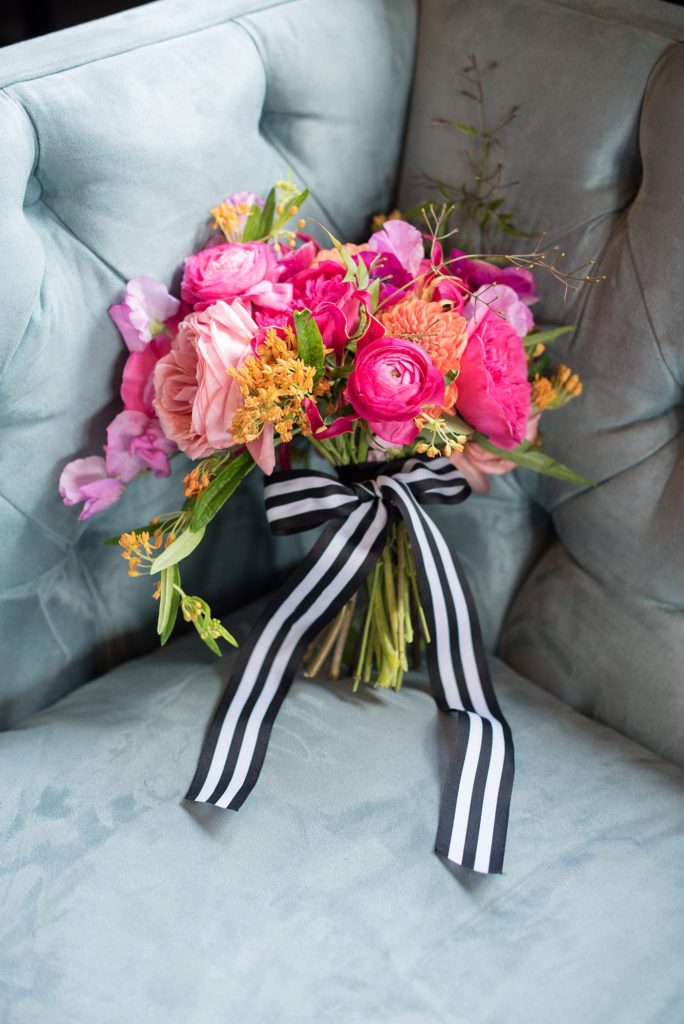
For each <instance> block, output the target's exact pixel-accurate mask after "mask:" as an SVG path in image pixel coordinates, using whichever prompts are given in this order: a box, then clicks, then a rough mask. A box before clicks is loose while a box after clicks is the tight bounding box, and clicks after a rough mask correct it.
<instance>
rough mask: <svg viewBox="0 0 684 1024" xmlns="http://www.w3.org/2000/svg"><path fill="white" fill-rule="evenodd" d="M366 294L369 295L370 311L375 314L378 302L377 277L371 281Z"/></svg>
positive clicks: (378, 285)
mask: <svg viewBox="0 0 684 1024" xmlns="http://www.w3.org/2000/svg"><path fill="white" fill-rule="evenodd" d="M368 294H369V295H370V299H371V309H372V310H373V312H375V311H376V309H377V308H378V303H379V302H380V278H379V277H376V278H375V280H373V281H371V283H370V285H369V286H368Z"/></svg>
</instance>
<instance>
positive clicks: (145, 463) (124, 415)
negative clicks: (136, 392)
mask: <svg viewBox="0 0 684 1024" xmlns="http://www.w3.org/2000/svg"><path fill="white" fill-rule="evenodd" d="M175 450H176V445H175V444H174V443H173V441H170V440H169V439H168V438H167V437H165V436H164V433H163V431H162V428H161V426H160V425H159V421H158V420H157V419H156V418H155V417H152V416H148V415H146V413H144V412H138V411H134V410H130V409H125V410H124V411H123V412H120V413H119V415H118V416H115V417H114V419H113V420H112V422H111V423H110V424H109V426H108V427H107V444H106V445H105V463H106V466H107V472H108V473H109V475H110V476H112V477H117V478H118V479H119V480H121V481H122V482H123V483H125V484H127V483H129V481H131V480H132V479H133V477H134V476H137V475H138V473H144V472H145V470H148V469H152V470H154V475H155V476H158V477H161V476H168V475H169V474H170V472H171V466H170V465H169V458H168V457H169V455H171V454H173V452H175Z"/></svg>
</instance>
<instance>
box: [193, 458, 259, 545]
mask: <svg viewBox="0 0 684 1024" xmlns="http://www.w3.org/2000/svg"><path fill="white" fill-rule="evenodd" d="M254 466H255V462H254V460H253V458H252V456H251V455H250V454H249V452H242V453H241V454H240V455H237V456H236V457H235V458H234V459H231V460H230V462H229V463H228V465H227V466H226V467H225V468H224V469H222V470H221V472H220V473H218V474H217V475H216V476H215V477H214V479H213V480H212V481H211V483H210V484H209V486H208V487H207V488H206V489H205V490H204V491H202V493H201V494H200V496H199V497H198V498H196V499H195V509H194V512H193V515H192V523H191V526H192V529H193V530H202V529H204V527H205V526H206V525H207V523H210V522H211V520H212V519H213V518H214V516H215V515H216V514H217V513H218V512H219V511H220V510H221V508H223V506H224V505H225V503H226V502H227V501H228V499H229V498H230V497H231V495H232V494H234V493H235V491H236V490H237V489H238V487H239V486H240V484H241V483H242V481H243V480H244V478H245V477H246V476H247V474H248V473H250V472H251V471H252V470H253V469H254Z"/></svg>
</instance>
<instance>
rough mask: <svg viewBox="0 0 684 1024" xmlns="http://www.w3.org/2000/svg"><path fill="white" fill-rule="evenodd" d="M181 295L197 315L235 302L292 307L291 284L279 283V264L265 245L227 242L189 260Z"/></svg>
mask: <svg viewBox="0 0 684 1024" xmlns="http://www.w3.org/2000/svg"><path fill="white" fill-rule="evenodd" d="M181 296H182V297H183V299H184V300H185V301H186V302H190V303H192V305H193V306H194V308H195V310H196V311H197V312H200V311H201V310H203V309H206V308H207V307H208V306H211V305H213V303H215V302H218V301H219V300H221V301H223V302H232V301H233V300H234V299H241V300H242V301H243V302H249V303H253V304H254V305H255V306H263V307H266V308H267V309H274V310H290V309H291V308H292V285H291V284H288V283H280V269H279V266H278V262H277V260H276V258H275V256H274V255H273V253H272V252H271V250H270V249H269V247H268V246H267V245H265V244H264V243H263V242H238V243H233V242H226V243H225V245H213V246H210V247H209V248H208V249H202V251H201V252H198V253H195V254H194V255H193V256H188V257H186V259H185V262H184V264H183V279H182V281H181Z"/></svg>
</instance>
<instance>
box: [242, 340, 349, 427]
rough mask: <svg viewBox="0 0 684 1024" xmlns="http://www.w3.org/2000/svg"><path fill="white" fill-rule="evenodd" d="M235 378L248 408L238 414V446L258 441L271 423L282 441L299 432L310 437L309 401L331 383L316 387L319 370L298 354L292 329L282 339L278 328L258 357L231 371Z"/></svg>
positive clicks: (324, 382)
mask: <svg viewBox="0 0 684 1024" xmlns="http://www.w3.org/2000/svg"><path fill="white" fill-rule="evenodd" d="M228 372H229V373H230V374H231V375H232V376H234V377H235V379H236V381H237V383H238V386H239V388H240V391H241V392H242V395H243V397H244V406H243V407H242V408H241V409H238V411H237V412H236V413H235V416H234V418H233V422H232V427H231V429H232V434H233V438H234V440H235V441H236V442H237V443H238V444H246V443H247V442H248V441H255V440H256V438H257V437H259V435H260V434H261V432H262V430H263V429H264V427H265V425H266V424H267V423H272V424H273V426H274V428H275V430H276V432H277V434H278V437H279V438H280V440H281V441H291V440H292V436H293V433H294V431H295V430H296V429H299V430H301V432H302V434H304V435H305V436H308V435H309V434H310V433H311V428H310V426H309V419H308V417H307V415H306V410H305V409H304V406H303V401H304V399H305V398H307V397H309V396H311V395H313V396H320V395H323V394H325V393H326V392H327V391H328V390H329V389H330V387H331V384H330V382H329V381H320V382H319V383H318V384H316V385H314V377H315V375H316V370H315V368H314V367H313V366H307V364H306V363H305V362H303V361H302V360H301V359H300V358H299V357H298V355H297V341H296V337H295V334H294V332H293V331H292V329H291V328H289V327H286V328H285V330H284V333H283V335H282V336H281V335H280V334H279V333H278V331H277V330H275V328H270V329H269V330H268V331H266V335H265V338H264V341H263V342H262V343H261V345H260V346H259V350H258V355H257V356H251V357H250V358H249V359H247V360H246V362H245V364H244V365H243V367H242V368H241V369H240V370H238V371H236V370H234V369H229V371H228Z"/></svg>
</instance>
